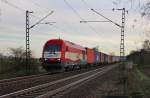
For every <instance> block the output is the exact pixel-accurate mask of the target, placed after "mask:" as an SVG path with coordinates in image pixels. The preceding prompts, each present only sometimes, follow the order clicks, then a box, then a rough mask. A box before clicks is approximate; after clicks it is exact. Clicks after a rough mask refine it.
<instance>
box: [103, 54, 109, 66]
mask: <svg viewBox="0 0 150 98" xmlns="http://www.w3.org/2000/svg"><path fill="white" fill-rule="evenodd" d="M108 60H109V59H108V55H107V54H104V64H108V62H109V61H108Z"/></svg>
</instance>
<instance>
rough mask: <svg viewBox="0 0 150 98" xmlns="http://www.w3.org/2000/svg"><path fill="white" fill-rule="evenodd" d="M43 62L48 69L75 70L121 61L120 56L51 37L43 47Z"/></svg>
mask: <svg viewBox="0 0 150 98" xmlns="http://www.w3.org/2000/svg"><path fill="white" fill-rule="evenodd" d="M41 62H42V66H43V68H44V69H46V70H47V71H50V70H53V69H62V70H73V69H79V68H82V67H87V66H94V65H104V64H112V63H116V62H119V57H118V56H111V55H108V54H106V53H103V52H100V51H98V50H96V49H91V48H86V47H83V46H80V45H77V44H75V43H72V42H69V41H66V40H62V39H51V40H49V41H47V42H46V43H45V45H44V47H43V52H42V58H41Z"/></svg>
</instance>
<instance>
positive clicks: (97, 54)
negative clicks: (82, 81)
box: [95, 51, 100, 64]
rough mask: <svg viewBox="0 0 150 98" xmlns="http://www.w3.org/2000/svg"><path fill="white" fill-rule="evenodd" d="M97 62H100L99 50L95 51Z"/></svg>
mask: <svg viewBox="0 0 150 98" xmlns="http://www.w3.org/2000/svg"><path fill="white" fill-rule="evenodd" d="M95 63H96V64H99V63H100V55H99V52H98V51H95Z"/></svg>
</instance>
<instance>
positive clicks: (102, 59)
mask: <svg viewBox="0 0 150 98" xmlns="http://www.w3.org/2000/svg"><path fill="white" fill-rule="evenodd" d="M99 54H100V64H104V53H102V52H100V53H99Z"/></svg>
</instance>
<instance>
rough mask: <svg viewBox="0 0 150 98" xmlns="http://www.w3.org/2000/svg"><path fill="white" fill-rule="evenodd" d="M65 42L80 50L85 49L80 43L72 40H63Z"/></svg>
mask: <svg viewBox="0 0 150 98" xmlns="http://www.w3.org/2000/svg"><path fill="white" fill-rule="evenodd" d="M63 41H64V42H65V44H66V45H68V46H70V47H73V48H78V49H80V50H85V47H82V46H80V45H77V44H75V43H72V42H70V41H66V40H63Z"/></svg>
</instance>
